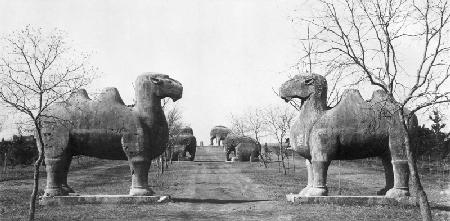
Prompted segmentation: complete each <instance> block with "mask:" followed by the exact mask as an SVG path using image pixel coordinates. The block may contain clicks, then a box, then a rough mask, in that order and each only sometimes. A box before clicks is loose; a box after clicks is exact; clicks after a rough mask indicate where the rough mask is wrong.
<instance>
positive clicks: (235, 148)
mask: <svg viewBox="0 0 450 221" xmlns="http://www.w3.org/2000/svg"><path fill="white" fill-rule="evenodd" d="M223 145H224V147H225V149H226V159H227V161H230V160H231V157H230V154H231V152H234V155H235V156H236V158H237V160H238V161H250V162H253V161H257V160H258V157H259V154H260V153H261V144H260V143H259V142H258V141H256V140H255V139H253V138H251V137H247V136H238V135H235V134H228V136H227V137H226V138H225V140H224V141H223Z"/></svg>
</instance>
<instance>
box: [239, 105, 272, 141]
mask: <svg viewBox="0 0 450 221" xmlns="http://www.w3.org/2000/svg"><path fill="white" fill-rule="evenodd" d="M262 112H263V111H262V110H261V109H260V108H249V109H247V110H246V111H245V112H244V113H243V114H240V115H237V114H231V130H232V131H233V133H234V134H237V135H240V136H251V137H253V138H255V140H256V141H258V142H259V141H260V138H261V137H263V136H265V131H266V129H265V124H264V123H265V121H264V117H263V113H262Z"/></svg>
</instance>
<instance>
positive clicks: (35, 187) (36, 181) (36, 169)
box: [29, 129, 44, 221]
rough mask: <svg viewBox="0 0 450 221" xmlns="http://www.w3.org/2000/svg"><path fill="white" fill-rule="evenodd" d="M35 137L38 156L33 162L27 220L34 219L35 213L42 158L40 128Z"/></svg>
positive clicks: (42, 146) (42, 148) (42, 145)
mask: <svg viewBox="0 0 450 221" xmlns="http://www.w3.org/2000/svg"><path fill="white" fill-rule="evenodd" d="M36 135H37V139H36V145H37V148H38V152H39V156H38V159H37V160H36V162H35V163H34V178H33V180H34V183H33V192H32V193H31V198H30V209H29V220H30V221H32V220H34V215H35V213H36V198H37V194H38V190H39V189H38V188H39V167H40V166H41V164H42V161H43V160H44V142H43V141H42V137H41V132H40V129H37V133H36Z"/></svg>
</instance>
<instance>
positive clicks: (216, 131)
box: [209, 126, 231, 146]
mask: <svg viewBox="0 0 450 221" xmlns="http://www.w3.org/2000/svg"><path fill="white" fill-rule="evenodd" d="M229 133H231V130H230V129H228V128H227V127H224V126H215V127H213V128H212V129H211V132H210V133H209V137H210V138H211V146H213V145H214V143H213V141H214V139H216V142H217V146H220V141H221V140H224V139H225V137H227V135H228V134H229Z"/></svg>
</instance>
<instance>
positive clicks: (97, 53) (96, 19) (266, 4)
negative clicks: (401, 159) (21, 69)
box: [0, 0, 371, 143]
mask: <svg viewBox="0 0 450 221" xmlns="http://www.w3.org/2000/svg"><path fill="white" fill-rule="evenodd" d="M311 4H313V3H311V2H310V1H307V0H304V1H295V0H242V1H238V0H227V1H225V0H193V1H185V0H155V1H106V0H96V1H90V0H80V1H66V0H41V1H22V0H15V1H6V0H5V1H4V0H0V35H3V34H8V33H10V32H12V31H14V30H19V29H22V28H24V27H25V26H26V25H28V24H30V25H32V26H35V27H42V28H44V29H53V28H59V29H62V30H64V31H66V32H67V36H68V39H69V40H70V42H71V45H72V46H73V47H74V48H76V49H77V50H81V51H86V52H90V53H92V57H91V64H93V65H94V66H96V67H98V69H99V78H98V79H96V80H94V82H93V83H92V84H91V85H90V86H89V87H88V88H87V89H88V93H94V92H98V91H99V90H101V89H102V88H104V87H117V88H118V90H119V92H120V94H121V96H122V98H123V100H124V101H125V103H127V104H132V103H133V98H134V91H133V86H132V84H133V82H134V80H135V79H136V77H137V76H138V75H139V74H141V73H144V72H160V73H164V74H168V75H170V77H172V78H174V79H176V80H178V81H180V82H181V83H182V84H183V88H184V91H183V98H182V99H181V100H179V101H177V102H176V103H177V106H178V107H179V108H180V109H181V110H182V113H183V118H184V122H185V123H186V124H188V125H190V126H191V127H192V128H193V129H194V134H195V135H196V137H197V140H198V141H204V142H205V143H207V142H208V140H209V131H210V129H211V128H212V127H213V126H215V125H225V126H229V124H230V114H231V113H237V114H239V113H243V112H244V111H245V110H247V109H249V108H252V107H264V106H267V105H287V104H285V103H284V102H283V101H282V100H281V99H280V98H278V97H277V96H275V94H274V93H273V90H272V89H275V90H278V88H279V86H280V85H281V84H282V83H283V82H284V81H286V80H287V79H288V76H289V75H292V74H296V73H292V69H290V67H291V66H292V65H294V64H295V63H296V62H297V60H298V58H299V57H300V51H299V42H298V36H299V35H298V29H296V28H295V24H294V23H292V22H291V20H290V18H291V17H290V16H292V15H293V13H295V14H301V13H311ZM294 10H295V12H294ZM370 94H371V91H370V93H366V94H365V93H363V96H365V97H368V96H370Z"/></svg>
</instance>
